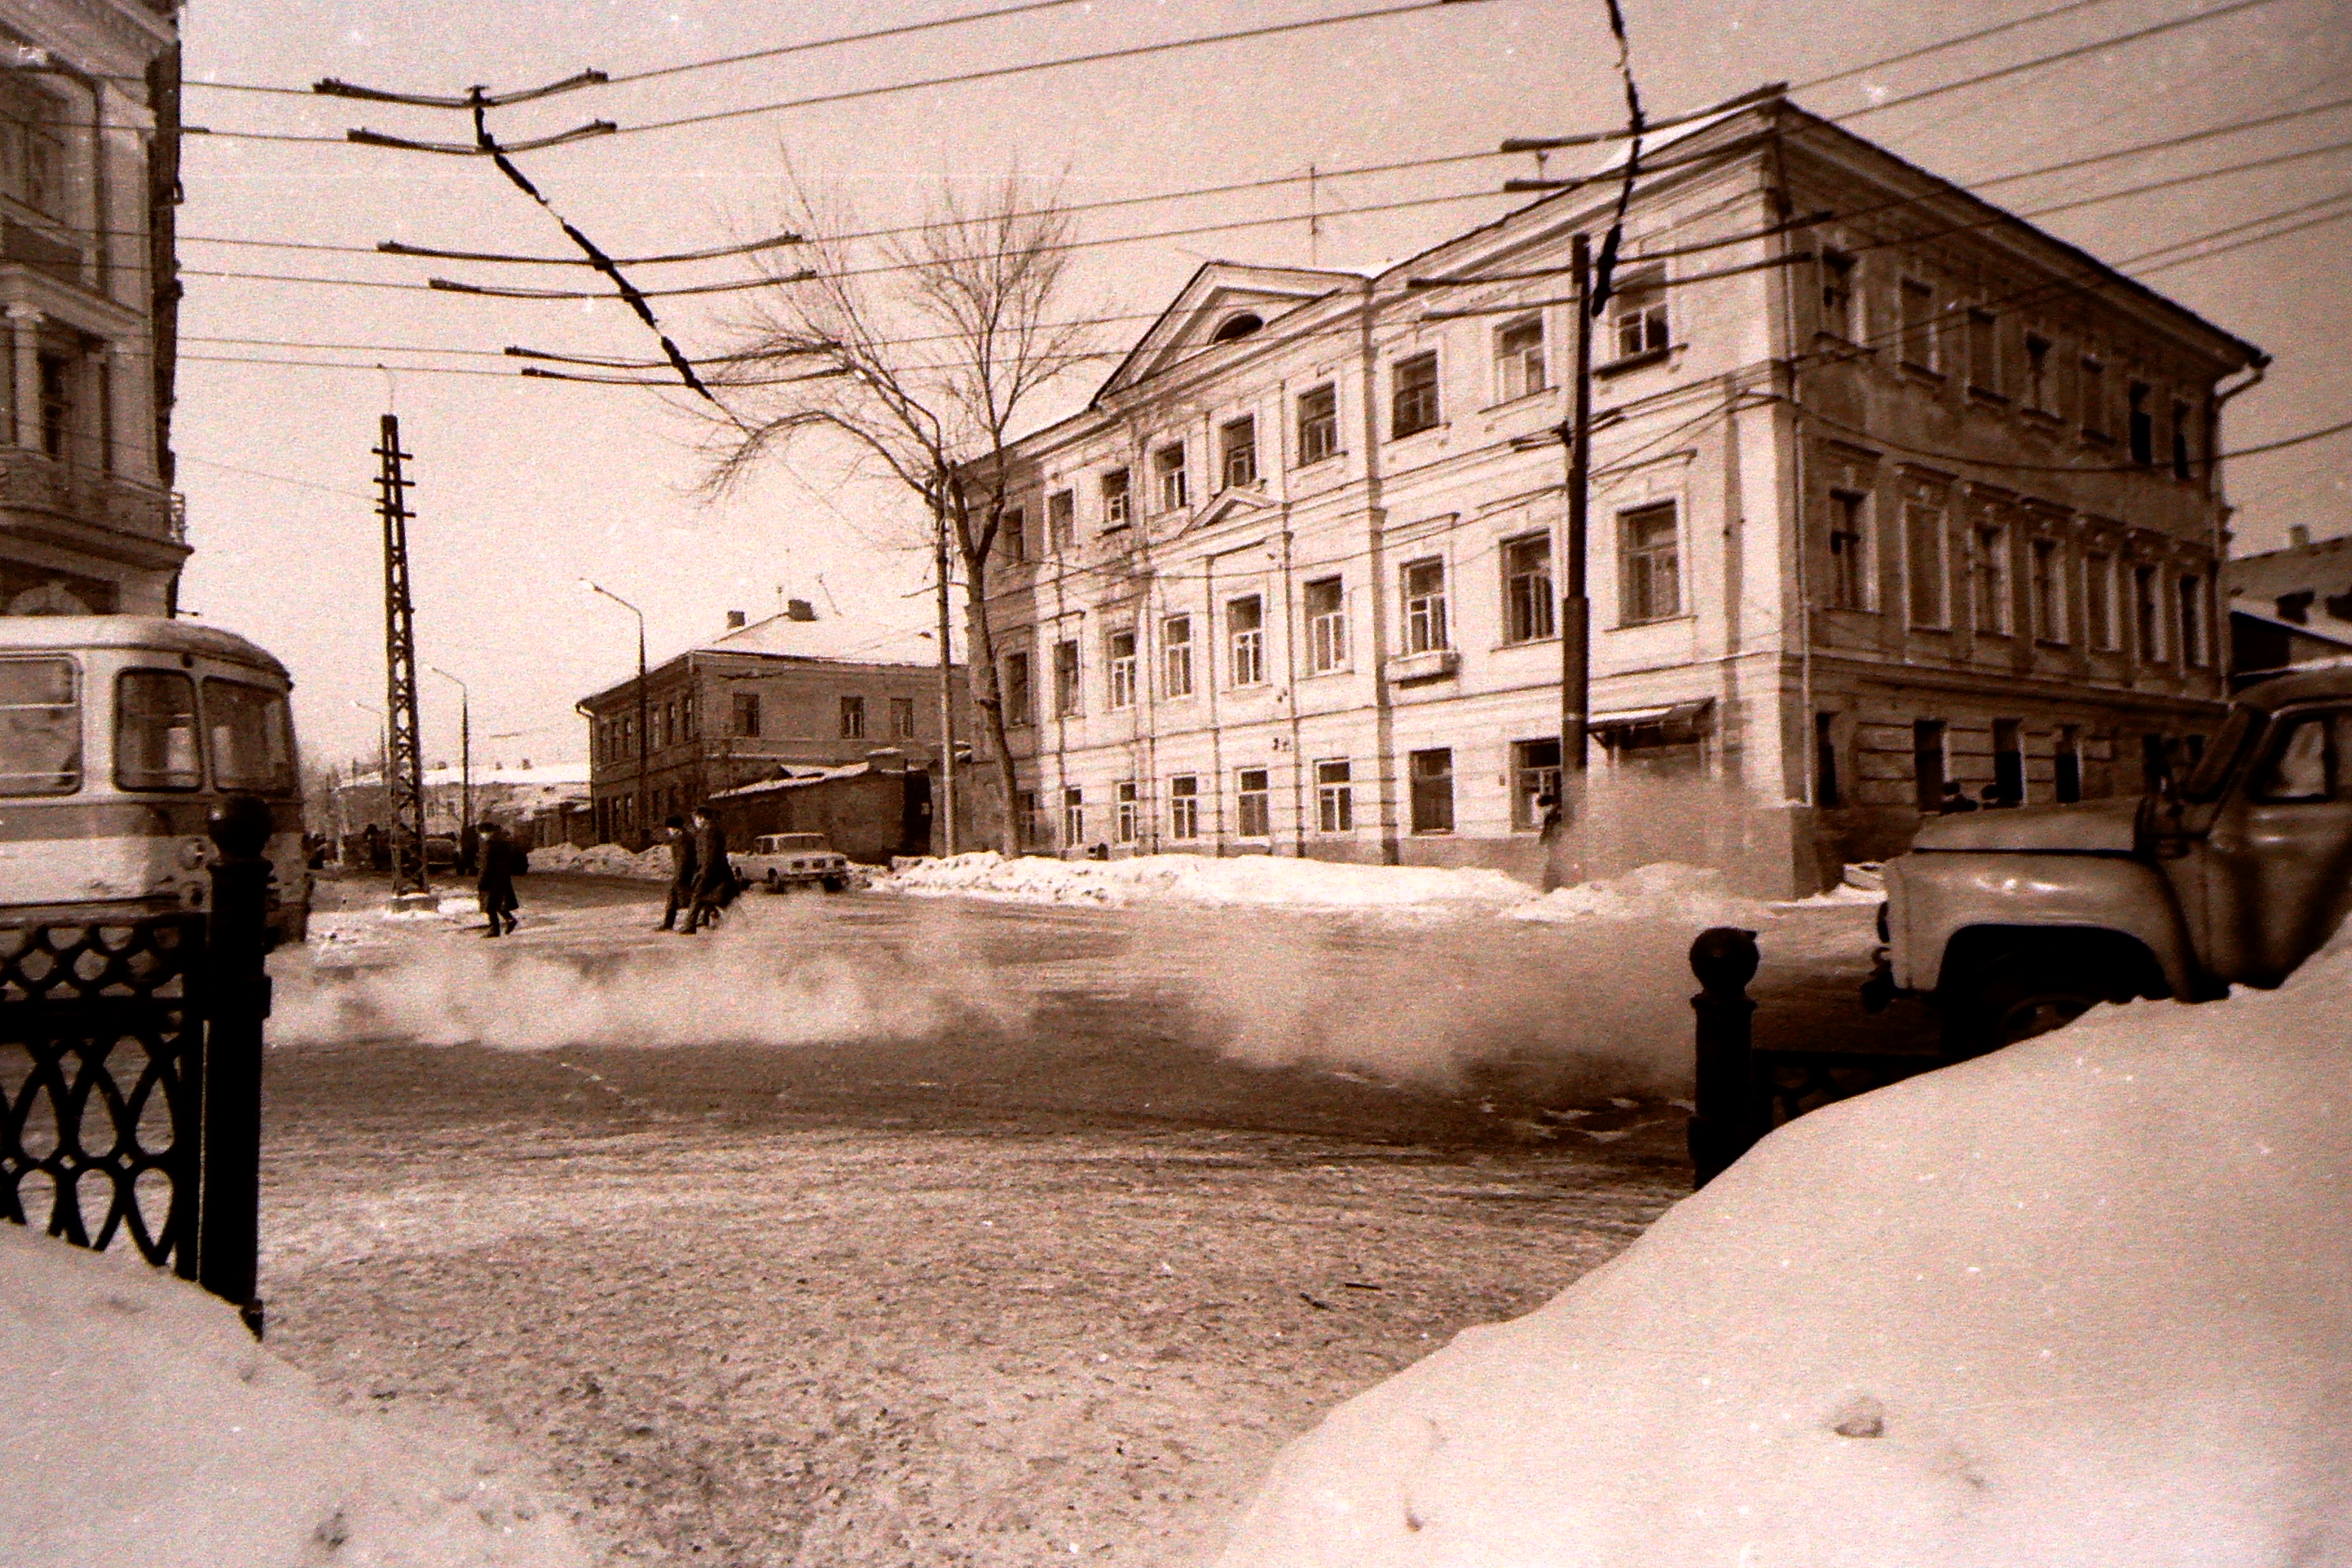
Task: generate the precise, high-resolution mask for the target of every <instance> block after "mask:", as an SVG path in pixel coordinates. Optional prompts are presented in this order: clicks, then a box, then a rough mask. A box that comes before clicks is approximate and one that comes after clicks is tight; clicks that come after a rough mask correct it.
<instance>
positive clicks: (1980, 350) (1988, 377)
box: [1969, 310, 2000, 394]
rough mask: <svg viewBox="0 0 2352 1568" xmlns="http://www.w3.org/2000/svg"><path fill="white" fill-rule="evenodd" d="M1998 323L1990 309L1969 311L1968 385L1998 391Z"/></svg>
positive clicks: (1984, 390)
mask: <svg viewBox="0 0 2352 1568" xmlns="http://www.w3.org/2000/svg"><path fill="white" fill-rule="evenodd" d="M1969 388H1970V389H1971V390H1972V391H1976V392H1990V393H1994V394H1998V393H1999V392H2000V322H1999V321H1996V320H1995V319H1994V317H1993V313H1992V312H1991V311H1990V310H1970V311H1969Z"/></svg>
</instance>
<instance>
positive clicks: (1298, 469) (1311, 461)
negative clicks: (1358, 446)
mask: <svg viewBox="0 0 2352 1568" xmlns="http://www.w3.org/2000/svg"><path fill="white" fill-rule="evenodd" d="M1347 455H1348V454H1347V452H1346V450H1345V449H1344V448H1343V449H1341V450H1339V451H1337V452H1326V453H1324V454H1323V456H1321V457H1319V458H1307V460H1306V461H1305V462H1301V463H1293V464H1291V465H1290V471H1291V472H1292V473H1294V474H1303V473H1305V472H1306V471H1307V469H1309V468H1321V467H1322V466H1323V465H1324V464H1326V463H1336V462H1338V461H1339V459H1340V458H1344V457H1346V456H1347Z"/></svg>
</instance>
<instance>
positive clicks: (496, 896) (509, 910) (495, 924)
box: [474, 822, 521, 936]
mask: <svg viewBox="0 0 2352 1568" xmlns="http://www.w3.org/2000/svg"><path fill="white" fill-rule="evenodd" d="M520 858H521V856H520V854H519V853H518V852H517V851H516V848H515V847H514V845H513V844H512V843H510V842H509V840H508V838H507V830H506V829H505V828H503V827H500V826H499V825H498V824H497V823H495V822H485V823H483V824H482V869H481V874H480V876H479V877H478V879H477V880H476V881H475V883H474V887H475V889H476V890H477V891H478V892H479V893H480V895H481V900H482V913H484V914H486V915H488V917H489V920H490V929H489V930H488V931H484V932H483V933H482V934H483V935H484V936H504V935H506V934H507V932H509V931H512V930H514V928H515V916H514V912H515V910H516V909H517V908H518V907H519V906H520V900H518V899H517V898H516V897H515V885H514V874H515V863H516V861H518V860H519V859H520Z"/></svg>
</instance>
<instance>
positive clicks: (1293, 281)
mask: <svg viewBox="0 0 2352 1568" xmlns="http://www.w3.org/2000/svg"><path fill="white" fill-rule="evenodd" d="M1351 278H1352V275H1351V274H1348V273H1339V272H1322V271H1318V270H1314V269H1312V268H1304V267H1244V266H1240V265H1237V264H1235V263H1234V262H1229V261H1212V262H1209V263H1207V264H1206V265H1204V266H1203V267H1202V268H1201V269H1200V270H1199V271H1198V272H1195V273H1194V274H1192V281H1190V282H1189V283H1187V284H1185V285H1184V287H1183V289H1182V290H1181V292H1179V293H1178V294H1177V296H1176V298H1175V299H1174V300H1171V301H1170V302H1169V305H1168V308H1167V309H1166V310H1162V311H1161V312H1160V319H1159V320H1158V321H1154V322H1152V324H1151V328H1150V331H1147V332H1145V333H1144V334H1143V336H1142V337H1141V338H1140V339H1139V340H1138V341H1137V342H1136V345H1135V347H1134V348H1133V349H1132V350H1130V351H1129V353H1128V356H1127V358H1126V359H1124V360H1122V361H1121V362H1120V363H1119V366H1118V369H1117V370H1115V371H1113V372H1112V373H1111V375H1110V379H1109V380H1108V381H1106V382H1104V383H1103V385H1102V390H1101V391H1099V392H1097V393H1096V394H1095V401H1096V402H1097V403H1100V402H1101V401H1103V399H1105V398H1107V397H1109V396H1112V395H1115V394H1117V393H1118V392H1121V391H1124V390H1126V389H1127V388H1129V387H1130V386H1134V385H1137V384H1140V383H1142V382H1146V381H1149V380H1150V379H1151V378H1152V377H1153V376H1155V375H1158V374H1160V373H1161V372H1163V371H1166V370H1168V369H1169V368H1170V367H1171V366H1173V365H1176V364H1179V363H1182V362H1183V361H1185V360H1188V359H1191V358H1192V356H1193V355H1195V354H1198V353H1203V352H1206V351H1207V350H1210V349H1213V348H1218V347H1222V346H1223V343H1224V342H1238V341H1243V340H1245V339H1247V338H1249V337H1252V336H1255V334H1256V333H1257V332H1258V331H1262V330H1264V328H1265V324H1266V323H1268V322H1270V321H1274V320H1275V319H1276V318H1277V317H1279V316H1282V315H1286V314H1287V313H1288V312H1290V311H1292V310H1297V308H1298V307H1299V306H1301V305H1304V304H1307V303H1310V302H1311V301H1313V300H1319V299H1321V298H1323V297H1324V296H1325V295H1327V294H1328V293H1330V292H1331V291H1332V290H1333V289H1338V288H1339V287H1341V286H1342V285H1343V284H1345V283H1347V282H1349V281H1350V280H1351ZM1252 320H1255V321H1256V322H1257V323H1258V324H1257V325H1256V326H1255V327H1252V326H1250V325H1249V324H1248V323H1249V322H1250V321H1252ZM1221 333H1222V334H1224V336H1223V338H1221V337H1220V334H1221Z"/></svg>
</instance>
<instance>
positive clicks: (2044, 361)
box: [2025, 332, 2056, 414]
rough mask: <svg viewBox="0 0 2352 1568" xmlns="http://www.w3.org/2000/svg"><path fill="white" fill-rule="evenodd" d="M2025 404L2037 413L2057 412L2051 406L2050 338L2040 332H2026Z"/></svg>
mask: <svg viewBox="0 0 2352 1568" xmlns="http://www.w3.org/2000/svg"><path fill="white" fill-rule="evenodd" d="M2025 405H2026V406H2027V407H2028V408H2031V409H2032V410H2033V411H2034V412H2035V413H2037V414H2051V413H2054V412H2056V411H2055V410H2054V409H2053V408H2052V407H2051V406H2050V340H2049V339H2048V338H2045V337H2043V336H2042V335H2041V334H2040V333H2038V332H2028V333H2026V334H2025Z"/></svg>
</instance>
